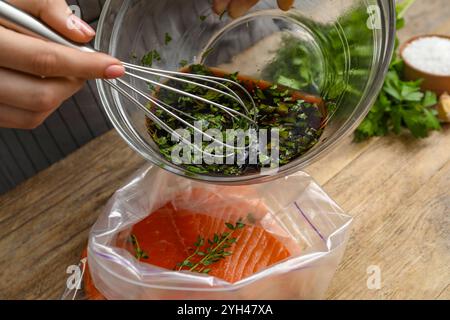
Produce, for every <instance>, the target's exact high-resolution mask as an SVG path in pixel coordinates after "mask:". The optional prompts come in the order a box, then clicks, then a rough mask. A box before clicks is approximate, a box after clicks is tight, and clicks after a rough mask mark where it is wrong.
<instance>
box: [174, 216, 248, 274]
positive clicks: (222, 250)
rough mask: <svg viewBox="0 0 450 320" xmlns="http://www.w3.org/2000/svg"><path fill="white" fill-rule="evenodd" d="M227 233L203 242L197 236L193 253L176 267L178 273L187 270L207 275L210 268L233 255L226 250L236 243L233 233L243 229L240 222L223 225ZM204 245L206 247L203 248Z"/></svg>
mask: <svg viewBox="0 0 450 320" xmlns="http://www.w3.org/2000/svg"><path fill="white" fill-rule="evenodd" d="M225 225H226V226H227V228H228V229H229V231H227V232H223V233H222V234H214V237H213V238H212V239H208V240H207V241H205V238H204V237H202V236H198V238H197V241H196V242H195V243H194V247H195V250H194V252H193V253H192V254H191V255H190V256H189V257H187V258H186V259H185V260H184V261H182V262H180V263H178V264H177V265H176V269H177V270H178V271H181V270H187V271H191V272H197V273H204V274H208V273H209V272H210V271H211V268H210V266H211V265H212V264H214V263H217V262H219V261H221V260H223V259H225V258H226V257H229V256H231V255H232V254H233V253H232V252H231V251H229V250H227V249H229V248H231V246H232V245H233V244H235V243H236V242H237V238H236V237H234V235H235V232H236V231H238V230H241V229H244V228H245V224H244V223H242V220H239V221H238V222H236V224H232V223H225ZM205 245H206V247H205Z"/></svg>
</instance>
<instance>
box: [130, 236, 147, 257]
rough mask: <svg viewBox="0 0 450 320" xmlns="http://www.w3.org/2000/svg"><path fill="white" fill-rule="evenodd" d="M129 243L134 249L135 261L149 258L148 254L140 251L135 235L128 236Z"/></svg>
mask: <svg viewBox="0 0 450 320" xmlns="http://www.w3.org/2000/svg"><path fill="white" fill-rule="evenodd" d="M130 242H131V244H132V245H133V247H134V256H135V257H136V259H138V260H141V259H148V258H149V256H148V253H147V252H145V251H144V250H142V249H141V247H140V245H139V241H138V239H137V237H136V235H134V234H132V235H130Z"/></svg>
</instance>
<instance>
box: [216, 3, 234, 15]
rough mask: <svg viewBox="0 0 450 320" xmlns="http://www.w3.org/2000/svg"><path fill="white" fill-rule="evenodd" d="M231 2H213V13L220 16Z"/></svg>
mask: <svg viewBox="0 0 450 320" xmlns="http://www.w3.org/2000/svg"><path fill="white" fill-rule="evenodd" d="M230 2H231V0H214V2H213V11H214V12H215V13H216V14H218V15H221V14H222V13H224V12H225V10H227V9H228V6H229V4H230Z"/></svg>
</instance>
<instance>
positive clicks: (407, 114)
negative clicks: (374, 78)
mask: <svg viewBox="0 0 450 320" xmlns="http://www.w3.org/2000/svg"><path fill="white" fill-rule="evenodd" d="M414 2H415V0H404V1H402V2H399V3H398V4H397V7H396V9H397V30H400V29H401V28H403V27H404V26H405V19H404V16H405V13H406V11H407V10H408V8H409V7H410V6H411V5H412V4H413V3H414ZM398 44H399V40H398V37H397V38H396V49H397V47H398ZM403 69H404V62H403V60H402V59H401V58H400V57H399V56H398V54H396V56H395V57H394V58H393V61H392V62H391V65H390V67H389V72H388V74H387V76H386V80H385V82H384V85H383V89H382V91H381V93H380V95H379V96H378V99H377V101H376V102H375V104H374V106H373V107H372V109H371V110H370V112H369V114H368V115H367V117H366V118H365V119H364V121H363V122H362V123H361V125H360V126H359V127H358V129H357V130H356V131H355V141H363V140H366V139H368V138H370V137H374V136H385V135H387V134H388V133H390V132H394V133H396V134H400V133H401V131H402V129H403V128H406V129H408V130H409V131H410V132H411V134H412V135H413V136H414V137H416V138H426V137H427V136H428V135H429V132H430V131H433V130H440V129H441V125H440V123H439V120H438V118H437V111H436V110H434V109H433V108H432V107H433V106H434V105H435V104H436V103H437V97H436V94H434V93H433V92H430V91H426V92H422V91H421V89H420V84H421V80H418V81H414V82H411V81H404V80H403V79H402V75H403Z"/></svg>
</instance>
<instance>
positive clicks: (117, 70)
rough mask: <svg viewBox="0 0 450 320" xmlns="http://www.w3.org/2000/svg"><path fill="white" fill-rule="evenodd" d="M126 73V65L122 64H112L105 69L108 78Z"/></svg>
mask: <svg viewBox="0 0 450 320" xmlns="http://www.w3.org/2000/svg"><path fill="white" fill-rule="evenodd" d="M124 74H125V67H124V66H121V65H118V64H116V65H112V66H109V67H108V68H106V70H105V78H106V79H115V78H119V77H121V76H123V75H124Z"/></svg>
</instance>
